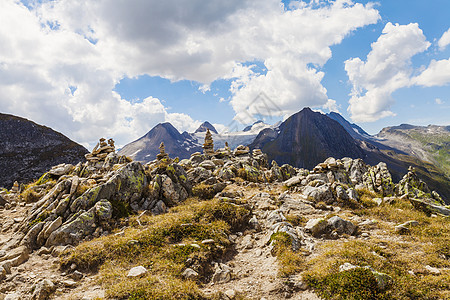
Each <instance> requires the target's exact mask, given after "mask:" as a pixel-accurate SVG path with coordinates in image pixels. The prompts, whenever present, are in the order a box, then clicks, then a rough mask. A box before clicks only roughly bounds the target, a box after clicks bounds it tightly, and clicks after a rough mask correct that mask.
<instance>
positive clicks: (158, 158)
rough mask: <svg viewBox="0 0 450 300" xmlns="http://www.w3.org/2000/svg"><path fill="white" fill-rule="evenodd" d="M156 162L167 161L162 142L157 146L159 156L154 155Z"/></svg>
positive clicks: (167, 155) (167, 156)
mask: <svg viewBox="0 0 450 300" xmlns="http://www.w3.org/2000/svg"><path fill="white" fill-rule="evenodd" d="M156 159H157V160H163V159H169V154H167V153H166V147H165V146H164V142H161V144H160V145H159V154H157V155H156Z"/></svg>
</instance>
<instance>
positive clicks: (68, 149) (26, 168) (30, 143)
mask: <svg viewBox="0 0 450 300" xmlns="http://www.w3.org/2000/svg"><path fill="white" fill-rule="evenodd" d="M87 152H88V151H87V150H86V148H84V147H83V146H81V145H79V144H77V143H75V142H74V141H71V140H70V139H69V138H67V137H66V136H64V135H62V134H61V133H59V132H56V131H54V130H52V129H51V128H48V127H45V126H42V125H38V124H36V123H34V122H32V121H29V120H27V119H24V118H20V117H16V116H13V115H8V114H1V113H0V186H4V187H8V188H9V187H11V185H12V184H13V182H14V181H16V180H17V181H18V182H21V183H27V182H29V181H32V180H33V179H36V178H38V177H39V176H40V175H42V173H44V172H46V171H48V170H49V169H50V168H51V167H52V166H54V165H57V164H60V163H71V164H76V163H78V162H80V161H82V160H84V154H86V153H87Z"/></svg>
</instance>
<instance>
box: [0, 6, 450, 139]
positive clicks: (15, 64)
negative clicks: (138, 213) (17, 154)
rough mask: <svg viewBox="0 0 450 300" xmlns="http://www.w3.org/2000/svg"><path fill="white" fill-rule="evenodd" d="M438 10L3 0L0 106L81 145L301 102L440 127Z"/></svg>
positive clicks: (446, 63)
mask: <svg viewBox="0 0 450 300" xmlns="http://www.w3.org/2000/svg"><path fill="white" fill-rule="evenodd" d="M205 3H208V5H205ZM449 11H450V2H449V1H447V0H433V1H414V0H413V1H411V0H409V1H407V0H395V1H392V0H382V1H376V2H375V1H353V2H352V1H349V0H337V1H324V0H314V1H288V0H283V1H280V0H261V1H253V0H229V1H226V2H224V1H219V0H210V1H205V0H167V1H163V2H161V1H156V0H148V1H138V0H129V1H121V0H110V1H107V0H97V1H92V0H80V1H69V0H57V1H47V0H44V1H42V0H40V1H35V0H26V1H25V0H24V1H22V2H18V1H14V0H6V1H2V2H1V3H0V45H2V46H0V112H3V113H11V114H15V115H19V116H23V117H26V118H29V119H32V120H33V121H35V122H38V123H40V124H44V125H47V126H50V127H52V128H54V129H56V130H58V131H60V132H62V133H64V134H66V135H67V136H69V137H70V138H72V139H74V140H76V141H78V142H80V143H83V144H84V145H86V146H88V147H92V145H93V144H95V141H96V140H97V139H98V138H99V137H100V136H105V137H113V138H114V139H116V142H117V144H118V145H124V144H126V143H128V142H131V141H132V140H134V139H136V138H139V137H140V136H142V135H144V134H145V133H146V132H148V131H149V130H150V129H151V128H152V127H153V126H154V125H156V124H157V123H159V122H171V123H172V124H173V125H174V126H175V127H177V128H178V129H179V130H180V131H184V130H187V131H193V130H195V128H196V127H197V126H198V125H199V124H200V123H201V122H202V121H205V120H208V121H210V122H211V123H213V124H216V125H217V127H218V128H219V131H220V130H226V127H227V126H228V125H230V124H233V125H235V124H237V123H239V122H236V120H239V121H241V122H242V124H240V123H239V124H240V125H239V128H243V127H244V126H245V125H246V124H247V123H251V122H253V121H255V120H256V119H259V118H261V117H264V115H265V116H266V121H267V122H270V123H274V122H276V121H278V120H282V119H283V118H286V117H288V116H289V115H291V114H293V113H295V112H297V111H299V110H301V109H302V108H303V107H305V106H309V107H312V108H314V109H316V110H320V111H323V112H329V111H330V110H338V111H339V112H340V113H341V114H342V115H343V116H344V117H345V118H346V119H348V120H350V121H352V122H355V123H357V124H358V125H360V126H361V127H363V128H364V129H365V130H366V131H368V132H369V133H372V134H375V133H377V132H378V131H380V130H381V129H382V128H383V127H386V126H393V125H398V124H401V123H411V124H415V125H428V124H439V125H449V124H450V118H449V116H450V19H449V18H448V16H449V14H448V12H449ZM262 94H263V95H265V96H267V98H269V99H271V101H273V102H274V103H276V109H275V108H267V107H265V106H264V105H263V104H262V103H260V100H259V99H260V98H259V95H262ZM255 99H257V100H256V101H255ZM265 110H267V111H265ZM261 115H262V116H261ZM233 120H235V121H233Z"/></svg>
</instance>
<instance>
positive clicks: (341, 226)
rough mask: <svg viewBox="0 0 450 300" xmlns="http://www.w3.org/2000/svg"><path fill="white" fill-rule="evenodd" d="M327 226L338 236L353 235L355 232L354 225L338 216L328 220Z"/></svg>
mask: <svg viewBox="0 0 450 300" xmlns="http://www.w3.org/2000/svg"><path fill="white" fill-rule="evenodd" d="M328 226H329V227H330V228H331V229H332V230H334V231H335V232H337V233H338V234H348V235H353V234H354V233H355V231H356V225H354V224H353V223H352V222H350V221H346V220H344V219H342V218H340V217H338V216H334V217H331V218H330V219H328Z"/></svg>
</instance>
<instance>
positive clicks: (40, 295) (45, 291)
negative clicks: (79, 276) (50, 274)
mask: <svg viewBox="0 0 450 300" xmlns="http://www.w3.org/2000/svg"><path fill="white" fill-rule="evenodd" d="M55 290H56V286H55V285H54V284H53V282H52V281H50V280H48V279H44V280H41V281H39V282H38V283H37V284H36V285H35V287H34V292H33V295H32V296H31V299H32V300H45V299H49V296H50V295H51V294H52V293H53V292H54V291H55Z"/></svg>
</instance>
